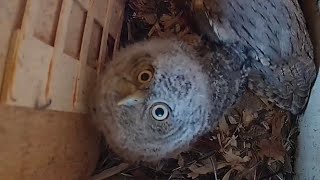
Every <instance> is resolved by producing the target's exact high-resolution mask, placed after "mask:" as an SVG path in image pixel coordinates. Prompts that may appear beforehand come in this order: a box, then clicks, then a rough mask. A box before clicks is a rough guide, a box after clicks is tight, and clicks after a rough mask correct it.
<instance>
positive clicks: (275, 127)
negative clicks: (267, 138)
mask: <svg viewBox="0 0 320 180" xmlns="http://www.w3.org/2000/svg"><path fill="white" fill-rule="evenodd" d="M286 118H287V116H286V115H284V114H283V113H279V112H278V113H276V114H275V115H274V117H273V118H272V119H271V122H270V123H271V127H272V136H273V137H274V138H277V137H281V130H282V127H283V125H284V122H285V121H286Z"/></svg>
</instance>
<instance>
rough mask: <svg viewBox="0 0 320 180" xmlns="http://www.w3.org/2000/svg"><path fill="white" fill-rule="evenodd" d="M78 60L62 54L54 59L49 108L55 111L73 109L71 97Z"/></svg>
mask: <svg viewBox="0 0 320 180" xmlns="http://www.w3.org/2000/svg"><path fill="white" fill-rule="evenodd" d="M78 66H79V61H77V60H76V59H73V58H72V57H70V56H68V55H65V54H63V55H62V56H60V57H58V59H56V60H55V61H54V64H53V67H52V69H51V71H52V74H51V81H50V97H49V98H50V99H51V100H52V103H51V105H50V107H49V108H50V109H52V110H57V111H66V112H72V111H73V99H74V93H75V91H76V89H75V87H76V86H75V83H76V75H77V68H78Z"/></svg>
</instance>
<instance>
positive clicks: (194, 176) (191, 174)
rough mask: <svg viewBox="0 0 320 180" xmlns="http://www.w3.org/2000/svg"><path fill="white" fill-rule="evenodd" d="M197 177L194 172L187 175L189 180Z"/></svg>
mask: <svg viewBox="0 0 320 180" xmlns="http://www.w3.org/2000/svg"><path fill="white" fill-rule="evenodd" d="M198 176H199V174H198V173H194V172H191V173H188V178H191V179H195V178H197V177H198Z"/></svg>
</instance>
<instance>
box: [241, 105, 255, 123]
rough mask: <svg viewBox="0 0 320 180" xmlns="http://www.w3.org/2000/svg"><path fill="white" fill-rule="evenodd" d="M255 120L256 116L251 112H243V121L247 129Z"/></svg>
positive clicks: (246, 110)
mask: <svg viewBox="0 0 320 180" xmlns="http://www.w3.org/2000/svg"><path fill="white" fill-rule="evenodd" d="M253 119H254V116H253V113H252V112H251V111H250V110H248V109H245V110H243V112H242V120H243V124H244V126H245V127H247V126H248V125H249V124H250V123H251V122H252V121H253Z"/></svg>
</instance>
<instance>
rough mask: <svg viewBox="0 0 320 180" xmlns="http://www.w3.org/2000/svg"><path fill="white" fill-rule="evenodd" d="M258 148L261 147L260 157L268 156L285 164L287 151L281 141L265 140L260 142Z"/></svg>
mask: <svg viewBox="0 0 320 180" xmlns="http://www.w3.org/2000/svg"><path fill="white" fill-rule="evenodd" d="M258 146H259V147H260V151H259V154H260V156H266V157H269V158H273V159H275V160H278V161H281V162H282V163H283V162H284V156H285V155H286V150H285V148H284V147H283V145H282V143H281V141H280V140H279V139H274V140H273V141H272V140H269V139H263V140H261V141H260V143H259V144H258Z"/></svg>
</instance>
